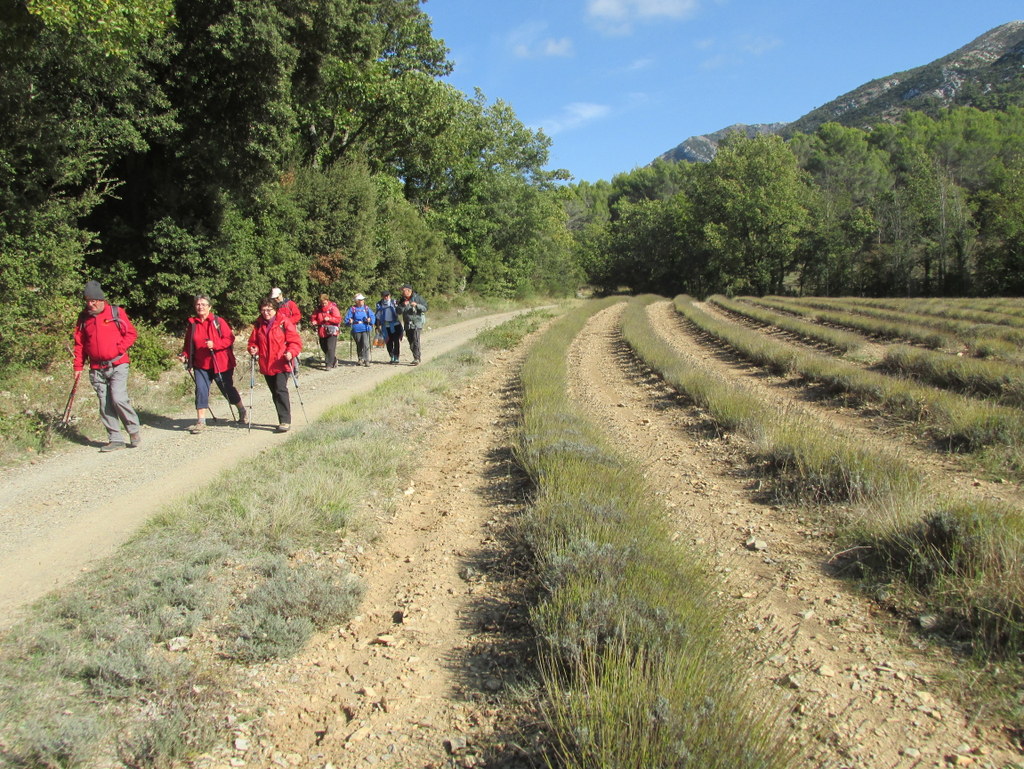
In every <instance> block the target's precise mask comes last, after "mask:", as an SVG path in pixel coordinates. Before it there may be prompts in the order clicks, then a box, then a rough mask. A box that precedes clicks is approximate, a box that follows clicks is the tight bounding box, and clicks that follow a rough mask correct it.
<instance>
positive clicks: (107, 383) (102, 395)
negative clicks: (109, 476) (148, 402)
mask: <svg viewBox="0 0 1024 769" xmlns="http://www.w3.org/2000/svg"><path fill="white" fill-rule="evenodd" d="M89 382H90V383H91V384H92V389H93V390H95V391H96V398H97V399H98V400H99V402H100V421H101V422H103V426H104V427H105V428H107V435H109V436H110V441H111V442H112V443H117V442H123V441H124V436H123V435H122V434H121V422H124V426H125V427H126V428H127V429H128V434H129V435H137V434H138V432H139V415H138V414H136V413H135V409H133V408H132V404H131V400H130V399H129V398H128V364H127V363H122V364H121V365H120V366H110V367H108V368H105V369H96V368H94V369H90V370H89Z"/></svg>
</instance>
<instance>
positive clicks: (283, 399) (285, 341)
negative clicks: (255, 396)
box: [249, 296, 302, 433]
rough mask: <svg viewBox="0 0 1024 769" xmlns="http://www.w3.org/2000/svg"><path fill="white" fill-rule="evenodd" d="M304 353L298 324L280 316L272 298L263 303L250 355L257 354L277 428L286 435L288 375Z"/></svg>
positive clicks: (289, 410)
mask: <svg viewBox="0 0 1024 769" xmlns="http://www.w3.org/2000/svg"><path fill="white" fill-rule="evenodd" d="M300 352H302V337H301V336H299V332H298V331H296V330H295V324H294V323H292V322H291V321H290V320H288V319H287V318H278V317H277V303H276V302H275V301H274V300H273V299H271V298H270V297H269V296H268V297H264V298H263V299H261V300H260V317H259V320H257V321H256V323H255V325H254V326H253V328H252V334H251V335H250V336H249V354H250V355H258V356H259V361H260V373H261V374H263V378H264V379H266V380H267V387H269V388H270V396H271V397H272V398H273V399H274V408H276V409H277V421H278V425H277V429H276V430H275V432H278V433H286V432H288V430H289V428H290V427H291V422H292V404H291V400H290V399H289V397H288V374H289V373H290V372H291V370H292V366H293V365H294V363H293V361H294V360H295V359H296V358H297V357H298V355H299V353H300Z"/></svg>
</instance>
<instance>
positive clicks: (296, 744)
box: [202, 353, 531, 769]
mask: <svg viewBox="0 0 1024 769" xmlns="http://www.w3.org/2000/svg"><path fill="white" fill-rule="evenodd" d="M520 358H521V354H513V353H503V354H498V355H496V356H495V357H494V358H493V359H492V360H491V364H492V365H491V366H490V368H489V370H488V371H486V372H485V373H484V374H483V375H482V376H481V377H480V378H479V379H477V380H476V381H475V382H473V383H472V384H471V385H469V386H468V387H467V388H466V389H465V390H463V391H462V393H461V394H460V395H459V396H458V397H456V398H455V399H454V400H453V401H452V402H451V403H449V404H448V406H447V408H446V410H445V412H444V413H443V414H441V415H439V417H438V420H437V426H436V428H435V430H436V437H435V439H434V440H433V442H432V446H431V449H430V451H429V452H427V454H426V455H425V456H424V457H423V460H422V462H421V463H420V465H419V467H418V469H417V470H416V472H415V475H414V476H413V478H412V479H411V481H410V483H409V486H408V488H407V490H406V492H405V496H404V498H403V499H402V500H401V501H400V502H399V504H398V507H397V509H396V510H395V512H394V515H393V517H390V518H388V519H387V520H381V521H380V538H379V540H378V542H377V543H376V544H375V545H373V546H372V547H371V548H370V549H368V550H367V552H366V553H365V554H364V555H362V556H357V557H356V559H355V562H354V569H355V571H356V572H357V573H359V574H360V576H361V577H362V578H363V580H364V581H365V583H366V585H367V588H368V593H367V595H366V598H365V600H364V602H363V609H362V613H361V615H360V616H358V617H356V618H355V619H354V620H353V621H352V622H351V623H350V624H349V625H348V626H346V627H342V628H336V629H335V630H333V631H331V632H326V633H322V634H320V635H319V636H317V637H316V638H314V639H313V641H312V642H311V643H310V644H309V645H308V646H307V648H306V649H305V651H304V652H303V653H302V654H301V655H299V656H298V657H296V658H294V659H292V660H289V661H287V662H284V663H281V664H278V665H273V666H269V667H266V668H263V669H257V670H254V671H253V674H252V678H251V686H250V687H249V688H248V689H247V691H245V692H244V693H242V694H240V695H239V705H238V711H237V713H236V716H235V718H236V722H237V723H238V724H239V726H238V728H237V729H236V733H235V740H234V743H233V744H232V745H230V746H228V747H227V748H225V749H224V750H222V751H220V752H218V753H217V754H215V755H213V756H210V757H208V760H207V761H206V762H203V764H202V765H209V766H216V767H220V766H225V765H227V763H228V762H229V761H231V760H232V759H233V760H234V762H235V765H241V763H240V762H245V764H246V765H256V766H271V767H272V766H275V765H277V766H294V767H315V768H316V769H322V768H323V767H362V766H375V765H381V766H394V767H403V768H405V767H441V766H446V767H447V766H460V767H472V766H476V765H478V764H479V765H486V766H488V767H507V769H513V768H514V767H523V769H525V767H527V766H531V764H529V763H527V762H526V759H525V758H524V756H525V755H526V751H525V749H523V748H522V747H521V746H518V745H516V744H515V743H514V742H512V741H511V738H508V737H506V736H504V735H503V734H502V733H501V730H502V728H503V716H504V710H503V709H502V708H501V707H499V702H500V698H501V697H502V696H504V695H505V693H506V692H507V690H508V689H509V688H510V687H515V686H516V685H517V684H518V683H520V679H521V678H524V677H525V675H526V674H525V673H522V671H523V665H524V663H525V661H526V658H527V657H528V649H523V648H521V647H520V646H519V644H522V643H524V642H525V641H524V639H525V638H526V637H527V636H526V634H525V633H523V632H522V629H521V628H520V631H519V632H518V633H509V632H508V631H509V628H510V627H512V626H518V625H519V623H521V622H522V621H523V620H522V614H521V613H522V611H523V606H522V604H519V605H510V604H509V603H508V599H507V597H506V594H505V592H504V590H503V588H502V587H501V585H500V584H499V582H501V581H502V580H501V578H502V577H503V576H506V575H507V568H506V564H507V562H508V556H507V554H506V553H505V552H504V551H503V546H502V544H501V542H502V541H503V538H502V537H500V536H498V532H499V531H500V530H501V528H502V527H503V526H504V525H505V523H506V522H507V521H508V520H509V519H510V518H511V517H512V515H513V513H514V511H515V510H516V509H517V506H518V505H519V504H520V502H521V495H522V491H521V490H520V489H519V483H520V481H519V479H518V477H517V476H516V475H515V473H514V471H513V468H512V464H511V455H510V441H511V438H510V435H509V430H510V422H511V420H512V419H514V417H515V414H516V407H517V404H516V402H515V398H514V389H513V388H514V387H515V386H516V382H515V374H516V371H517V369H518V362H519V360H520ZM351 556H352V553H351V552H346V553H345V558H346V560H349V561H351ZM527 645H528V644H527ZM521 673H522V675H521ZM253 714H261V715H260V717H259V718H258V719H256V720H255V721H252V720H251V717H252V715H253Z"/></svg>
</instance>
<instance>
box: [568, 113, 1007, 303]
mask: <svg viewBox="0 0 1024 769" xmlns="http://www.w3.org/2000/svg"><path fill="white" fill-rule="evenodd" d="M564 194H565V198H566V210H567V212H568V216H569V227H570V229H571V231H572V232H573V235H574V242H575V249H576V254H577V258H578V259H579V260H580V261H581V263H582V264H584V265H585V266H586V269H587V271H588V273H589V275H590V277H591V280H592V281H593V282H594V283H595V284H596V285H597V286H599V287H601V288H603V289H605V290H616V289H619V288H623V287H627V288H630V289H633V290H636V291H655V292H658V293H662V294H669V295H671V294H675V293H679V292H686V293H691V294H694V295H698V296H704V295H707V294H709V293H714V292H720V293H726V294H742V293H752V294H766V293H773V294H779V293H804V294H823V295H844V294H850V295H868V296H956V295H978V294H981V295H987V294H1004V295H1017V296H1019V295H1021V294H1022V293H1024V110H1022V109H1021V108H1019V107H1011V108H1008V109H1007V110H1005V111H987V112H983V111H979V110H977V109H973V108H966V107H965V108H958V109H954V110H951V111H948V112H946V113H944V114H942V115H940V116H939V117H938V118H935V119H933V118H929V117H926V116H925V115H923V114H921V113H911V114H910V115H909V116H908V117H907V118H906V119H905V120H904V121H903V122H902V123H900V124H899V125H889V124H884V125H878V126H876V127H875V128H874V129H873V130H870V131H863V130H859V129H856V128H847V127H843V126H840V125H838V124H835V123H829V124H826V125H824V126H822V127H821V128H820V129H819V130H818V131H816V132H815V133H813V134H798V135H796V136H794V137H793V138H792V139H791V140H790V141H789V142H784V141H783V140H782V139H780V138H779V137H775V136H761V137H756V138H753V139H747V138H744V137H741V136H739V135H735V136H732V137H729V139H727V140H726V141H725V142H724V143H723V145H722V146H721V147H720V149H719V152H718V154H717V155H716V157H715V158H714V159H713V160H712V161H711V162H709V163H703V164H687V163H666V162H658V163H655V164H654V165H652V166H648V167H645V168H639V169H636V170H634V171H632V172H630V173H626V174H620V175H618V176H616V177H615V178H614V179H613V180H612V181H611V182H610V183H608V182H598V183H597V184H589V183H581V184H578V185H574V186H572V187H569V188H567V189H566V190H565V192H564Z"/></svg>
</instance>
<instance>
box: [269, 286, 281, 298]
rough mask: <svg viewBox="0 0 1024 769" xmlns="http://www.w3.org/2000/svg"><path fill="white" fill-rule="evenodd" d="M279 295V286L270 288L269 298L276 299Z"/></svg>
mask: <svg viewBox="0 0 1024 769" xmlns="http://www.w3.org/2000/svg"><path fill="white" fill-rule="evenodd" d="M279 296H281V289H279V288H272V289H270V298H271V299H277V298H278V297H279Z"/></svg>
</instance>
